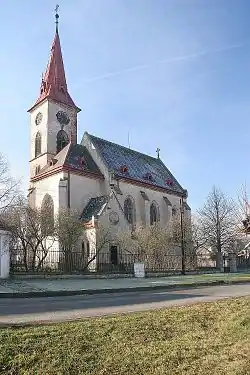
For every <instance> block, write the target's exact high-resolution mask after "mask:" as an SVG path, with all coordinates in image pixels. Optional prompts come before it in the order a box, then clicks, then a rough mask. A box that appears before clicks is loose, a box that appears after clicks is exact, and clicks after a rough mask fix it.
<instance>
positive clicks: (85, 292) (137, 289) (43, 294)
mask: <svg viewBox="0 0 250 375" xmlns="http://www.w3.org/2000/svg"><path fill="white" fill-rule="evenodd" d="M248 283H249V284H250V280H245V281H244V280H218V281H211V282H203V283H201V282H200V283H198V282H197V283H183V284H170V285H154V286H141V287H132V288H112V289H111V288H106V289H86V290H84V289H80V290H47V291H34V292H20V293H19V292H8V293H0V298H39V297H61V296H78V295H95V294H112V293H128V292H145V291H148V290H150V291H156V290H171V289H183V288H197V287H202V286H216V285H232V284H248Z"/></svg>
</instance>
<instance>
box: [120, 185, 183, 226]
mask: <svg viewBox="0 0 250 375" xmlns="http://www.w3.org/2000/svg"><path fill="white" fill-rule="evenodd" d="M119 187H120V189H121V191H122V193H123V195H118V196H117V197H118V199H119V202H120V204H121V206H122V207H124V201H125V199H126V198H127V196H131V197H132V198H133V199H134V201H135V206H136V225H137V226H145V225H146V226H147V225H150V205H151V203H152V202H153V201H155V202H156V203H157V205H158V207H159V211H160V225H161V226H165V225H167V223H168V222H169V220H170V219H171V218H172V207H171V206H168V205H167V203H166V202H165V200H164V199H163V197H167V198H168V199H169V201H170V202H171V204H172V206H176V208H177V209H179V208H180V197H178V196H175V195H171V194H167V193H165V192H161V191H155V190H152V189H149V188H145V187H140V186H137V185H132V184H128V183H126V182H124V181H120V182H119ZM141 191H144V192H145V193H146V194H147V196H148V198H149V201H145V200H144V199H143V198H142V196H141V193H140V192H141ZM125 228H126V224H125ZM125 228H124V229H125Z"/></svg>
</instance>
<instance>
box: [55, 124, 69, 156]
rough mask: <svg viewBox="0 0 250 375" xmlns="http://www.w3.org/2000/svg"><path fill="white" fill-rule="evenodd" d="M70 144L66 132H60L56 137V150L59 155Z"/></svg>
mask: <svg viewBox="0 0 250 375" xmlns="http://www.w3.org/2000/svg"><path fill="white" fill-rule="evenodd" d="M68 143H69V137H68V134H67V133H66V132H65V131H64V130H62V129H61V130H59V132H58V133H57V136H56V150H57V154H58V152H60V151H61V150H62V149H63V148H64V147H65V146H67V144H68Z"/></svg>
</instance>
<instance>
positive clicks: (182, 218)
mask: <svg viewBox="0 0 250 375" xmlns="http://www.w3.org/2000/svg"><path fill="white" fill-rule="evenodd" d="M180 214H181V215H180V216H181V217H180V221H181V274H182V275H185V274H186V270H185V233H184V223H183V221H184V205H183V197H181V199H180Z"/></svg>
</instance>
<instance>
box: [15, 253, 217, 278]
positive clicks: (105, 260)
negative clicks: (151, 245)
mask: <svg viewBox="0 0 250 375" xmlns="http://www.w3.org/2000/svg"><path fill="white" fill-rule="evenodd" d="M137 262H143V263H144V264H145V270H146V273H180V272H181V269H182V256H181V255H180V254H174V253H173V254H165V255H164V254H163V255H161V256H159V255H158V256H157V257H156V256H155V255H154V254H151V255H147V256H142V255H140V254H133V253H128V252H126V253H118V254H117V256H116V257H114V256H111V253H110V252H108V253H103V252H100V253H99V254H97V256H96V257H92V258H91V255H90V256H89V257H88V256H87V255H86V253H84V252H71V253H65V254H64V253H63V252H62V251H59V250H49V251H47V252H37V253H36V254H31V253H25V252H24V251H23V250H22V249H12V251H11V259H10V265H11V272H12V273H56V274H57V273H58V274H60V273H62V274H63V273H68V274H69V273H71V274H72V273H78V274H84V273H89V272H96V273H100V274H108V273H111V274H112V273H126V274H133V272H134V263H137ZM215 269H216V264H215V261H212V260H211V259H208V258H206V257H201V256H197V255H194V254H186V255H185V270H186V271H187V272H198V271H205V270H207V271H212V270H215Z"/></svg>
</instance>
